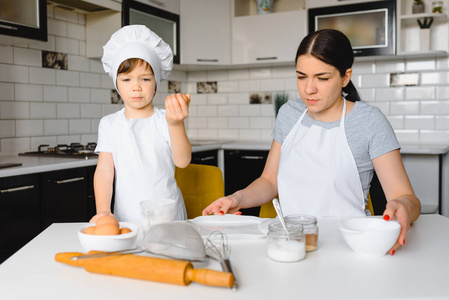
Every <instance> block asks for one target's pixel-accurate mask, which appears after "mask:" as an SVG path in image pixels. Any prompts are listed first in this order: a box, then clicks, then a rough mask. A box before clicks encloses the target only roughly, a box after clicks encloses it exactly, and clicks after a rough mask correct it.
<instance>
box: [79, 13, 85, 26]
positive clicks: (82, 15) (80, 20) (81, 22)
mask: <svg viewBox="0 0 449 300" xmlns="http://www.w3.org/2000/svg"><path fill="white" fill-rule="evenodd" d="M78 24H81V25H85V24H86V15H84V14H78Z"/></svg>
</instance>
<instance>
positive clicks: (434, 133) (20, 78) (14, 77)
mask: <svg viewBox="0 0 449 300" xmlns="http://www.w3.org/2000/svg"><path fill="white" fill-rule="evenodd" d="M48 33H49V35H48V41H47V42H36V43H32V44H29V45H23V46H14V47H12V46H0V152H11V151H27V150H28V151H29V150H34V149H36V148H37V146H39V144H50V145H56V144H69V143H71V142H80V143H88V142H94V141H96V139H97V131H98V124H99V121H100V119H101V117H102V116H104V115H107V114H110V113H113V112H116V111H117V110H120V109H121V108H122V107H123V105H118V104H111V103H110V92H111V89H113V88H114V86H113V84H112V81H111V78H110V77H109V76H108V75H107V74H105V72H104V70H103V66H102V64H101V61H100V60H98V59H89V58H87V57H85V51H86V42H85V38H86V37H85V16H84V15H82V14H76V13H73V12H70V11H67V10H63V9H55V8H49V9H48ZM42 50H45V51H57V52H63V53H67V54H68V70H54V69H45V68H42V67H41V59H42V58H41V51H42ZM401 72H417V73H419V74H420V85H419V86H416V87H390V86H389V80H390V73H401ZM169 80H175V81H180V82H181V88H182V92H183V93H191V94H192V102H191V107H190V114H189V117H188V119H187V121H186V127H187V133H188V136H189V137H190V138H192V139H221V140H236V139H238V140H253V141H270V140H271V132H272V130H273V126H274V121H275V120H274V115H275V112H274V107H273V105H272V104H263V105H262V104H252V105H250V104H249V96H250V94H251V93H252V92H263V91H264V92H273V93H277V92H282V91H283V92H285V93H287V94H288V95H289V97H290V98H297V97H298V91H297V88H296V74H295V66H294V65H293V64H292V65H291V66H279V67H276V66H270V67H238V68H231V67H230V68H228V69H220V70H200V71H180V70H174V71H172V73H171V74H170V77H169ZM199 81H217V89H218V92H217V93H214V94H197V82H199ZM353 83H354V84H355V85H356V87H357V88H358V90H359V93H360V95H361V96H362V98H363V99H364V100H365V101H366V102H368V103H369V104H371V105H374V106H377V107H379V109H381V111H382V112H383V113H384V114H385V115H386V116H387V118H388V120H389V121H390V123H391V124H392V126H393V128H394V129H395V131H396V134H397V136H398V139H399V141H400V142H401V143H403V144H405V143H423V144H425V143H436V144H439V143H445V144H447V143H449V58H447V57H442V58H424V59H397V60H377V61H376V60H372V61H371V60H363V61H356V63H355V64H354V67H353ZM167 88H168V85H167V82H162V83H161V86H160V87H159V88H158V94H157V96H156V98H155V99H154V105H155V106H157V107H162V108H163V107H164V100H165V97H166V96H167V95H168V93H167Z"/></svg>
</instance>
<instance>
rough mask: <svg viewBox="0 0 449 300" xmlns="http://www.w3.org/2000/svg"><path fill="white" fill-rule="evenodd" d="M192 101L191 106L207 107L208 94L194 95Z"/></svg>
mask: <svg viewBox="0 0 449 300" xmlns="http://www.w3.org/2000/svg"><path fill="white" fill-rule="evenodd" d="M190 99H191V101H190V106H198V105H207V94H193V95H191V98H190Z"/></svg>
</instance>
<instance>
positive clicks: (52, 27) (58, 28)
mask: <svg viewBox="0 0 449 300" xmlns="http://www.w3.org/2000/svg"><path fill="white" fill-rule="evenodd" d="M47 31H48V34H51V35H56V36H67V23H66V22H63V21H60V20H55V19H50V18H48V19H47Z"/></svg>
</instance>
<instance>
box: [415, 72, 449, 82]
mask: <svg viewBox="0 0 449 300" xmlns="http://www.w3.org/2000/svg"><path fill="white" fill-rule="evenodd" d="M446 83H448V77H447V73H446V72H429V73H421V85H436V84H446Z"/></svg>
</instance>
